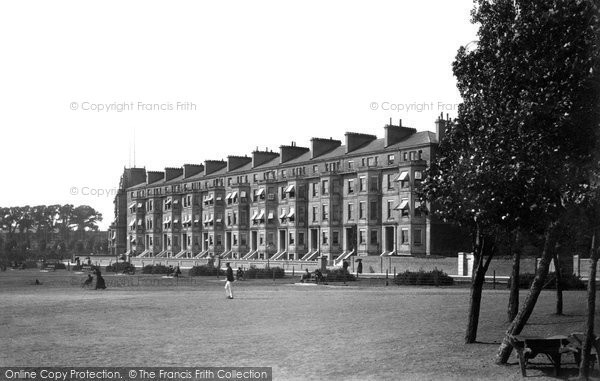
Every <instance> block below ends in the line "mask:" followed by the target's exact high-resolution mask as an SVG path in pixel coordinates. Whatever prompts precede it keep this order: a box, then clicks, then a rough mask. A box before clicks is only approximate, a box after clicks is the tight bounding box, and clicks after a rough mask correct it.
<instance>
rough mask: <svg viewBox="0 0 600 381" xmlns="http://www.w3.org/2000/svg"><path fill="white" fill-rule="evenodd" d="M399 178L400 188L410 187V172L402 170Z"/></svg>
mask: <svg viewBox="0 0 600 381" xmlns="http://www.w3.org/2000/svg"><path fill="white" fill-rule="evenodd" d="M398 180H399V181H400V188H408V172H407V171H402V172H401V173H400V176H398Z"/></svg>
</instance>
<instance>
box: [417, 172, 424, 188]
mask: <svg viewBox="0 0 600 381" xmlns="http://www.w3.org/2000/svg"><path fill="white" fill-rule="evenodd" d="M421 180H423V172H422V171H415V185H417V184H419V183H421Z"/></svg>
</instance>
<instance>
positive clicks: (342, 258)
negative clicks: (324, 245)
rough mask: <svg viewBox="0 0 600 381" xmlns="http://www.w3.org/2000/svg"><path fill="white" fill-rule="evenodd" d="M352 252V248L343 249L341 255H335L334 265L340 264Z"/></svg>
mask: <svg viewBox="0 0 600 381" xmlns="http://www.w3.org/2000/svg"><path fill="white" fill-rule="evenodd" d="M353 254H354V250H351V251H344V252H343V253H342V255H340V256H339V257H337V259H336V260H335V261H334V262H333V265H334V266H341V265H342V263H344V260H346V259H348V258H349V257H350V256H352V255H353Z"/></svg>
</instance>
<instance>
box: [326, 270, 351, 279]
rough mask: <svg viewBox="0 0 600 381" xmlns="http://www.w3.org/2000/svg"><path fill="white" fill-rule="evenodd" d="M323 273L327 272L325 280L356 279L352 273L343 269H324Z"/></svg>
mask: <svg viewBox="0 0 600 381" xmlns="http://www.w3.org/2000/svg"><path fill="white" fill-rule="evenodd" d="M325 274H327V282H352V281H355V280H356V278H355V277H354V275H352V274H350V273H349V272H348V270H344V269H333V270H325Z"/></svg>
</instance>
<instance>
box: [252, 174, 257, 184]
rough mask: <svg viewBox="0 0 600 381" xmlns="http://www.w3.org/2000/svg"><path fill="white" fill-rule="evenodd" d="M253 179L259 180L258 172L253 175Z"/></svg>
mask: <svg viewBox="0 0 600 381" xmlns="http://www.w3.org/2000/svg"><path fill="white" fill-rule="evenodd" d="M252 180H253V181H254V182H257V181H258V173H255V174H254V175H252Z"/></svg>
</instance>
